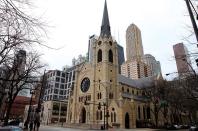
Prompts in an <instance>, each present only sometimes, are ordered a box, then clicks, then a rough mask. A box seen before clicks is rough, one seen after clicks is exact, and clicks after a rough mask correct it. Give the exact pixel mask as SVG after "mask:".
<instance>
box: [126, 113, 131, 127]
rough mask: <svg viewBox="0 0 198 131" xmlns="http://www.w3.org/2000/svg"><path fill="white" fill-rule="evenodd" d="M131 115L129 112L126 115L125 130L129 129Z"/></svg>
mask: <svg viewBox="0 0 198 131" xmlns="http://www.w3.org/2000/svg"><path fill="white" fill-rule="evenodd" d="M129 123H130V122H129V113H128V112H127V113H126V114H125V128H126V129H129Z"/></svg>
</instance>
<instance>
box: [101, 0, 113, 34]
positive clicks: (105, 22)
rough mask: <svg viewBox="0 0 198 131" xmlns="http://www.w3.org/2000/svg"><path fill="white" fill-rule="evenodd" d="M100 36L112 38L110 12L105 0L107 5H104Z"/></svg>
mask: <svg viewBox="0 0 198 131" xmlns="http://www.w3.org/2000/svg"><path fill="white" fill-rule="evenodd" d="M100 36H102V37H103V36H107V37H109V36H111V29H110V24H109V15H108V10H107V2H106V0H105V5H104V11H103V18H102V25H101V31H100Z"/></svg>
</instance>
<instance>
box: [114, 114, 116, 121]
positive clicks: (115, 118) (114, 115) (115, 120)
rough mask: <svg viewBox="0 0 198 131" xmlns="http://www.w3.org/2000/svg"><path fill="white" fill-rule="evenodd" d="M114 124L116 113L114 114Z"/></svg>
mask: <svg viewBox="0 0 198 131" xmlns="http://www.w3.org/2000/svg"><path fill="white" fill-rule="evenodd" d="M114 122H116V113H115V112H114Z"/></svg>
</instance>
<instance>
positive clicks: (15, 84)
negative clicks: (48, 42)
mask: <svg viewBox="0 0 198 131" xmlns="http://www.w3.org/2000/svg"><path fill="white" fill-rule="evenodd" d="M39 58H40V55H38V54H37V53H29V54H28V55H27V57H26V62H25V63H20V62H19V61H18V60H16V59H14V60H11V61H10V62H9V63H7V65H5V66H6V67H7V72H6V77H4V78H1V80H3V85H5V86H6V88H7V89H8V97H7V108H6V117H5V124H7V122H8V119H9V114H10V111H11V107H12V104H13V102H14V100H15V98H16V96H17V94H18V93H19V91H21V90H23V89H25V88H27V86H30V84H35V82H36V79H35V78H37V77H38V75H39V73H40V70H41V69H42V68H43V67H44V66H45V65H44V64H41V62H40V60H39ZM21 64H25V65H21ZM21 67H24V68H21Z"/></svg>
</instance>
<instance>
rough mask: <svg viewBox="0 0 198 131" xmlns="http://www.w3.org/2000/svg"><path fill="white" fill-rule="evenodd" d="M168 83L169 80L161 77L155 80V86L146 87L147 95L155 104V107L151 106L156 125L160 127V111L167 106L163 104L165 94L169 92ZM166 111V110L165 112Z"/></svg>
mask: <svg viewBox="0 0 198 131" xmlns="http://www.w3.org/2000/svg"><path fill="white" fill-rule="evenodd" d="M166 84H167V82H166V81H165V80H163V79H159V80H156V81H155V85H154V86H153V87H150V88H147V89H146V95H147V97H148V98H149V99H150V102H151V104H152V105H153V108H151V112H152V113H153V116H154V119H155V126H156V127H158V119H159V113H160V112H161V111H162V109H165V108H166V107H165V106H163V105H162V103H163V102H164V101H165V96H166V94H167V92H166V91H167V90H166ZM165 111H166V110H164V112H165ZM164 114H165V113H164ZM165 117H166V114H165Z"/></svg>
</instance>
